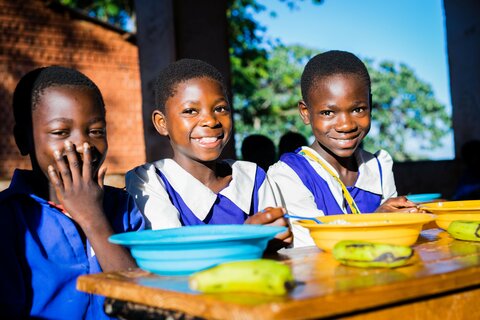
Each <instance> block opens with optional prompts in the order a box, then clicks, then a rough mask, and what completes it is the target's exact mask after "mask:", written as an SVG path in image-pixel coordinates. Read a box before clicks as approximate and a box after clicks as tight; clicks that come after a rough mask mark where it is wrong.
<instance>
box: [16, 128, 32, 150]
mask: <svg viewBox="0 0 480 320" xmlns="http://www.w3.org/2000/svg"><path fill="white" fill-rule="evenodd" d="M13 136H14V137H15V143H16V144H17V147H18V150H20V154H21V155H22V156H26V155H28V154H29V153H30V136H31V135H30V130H25V128H21V127H19V126H18V125H15V126H14V127H13Z"/></svg>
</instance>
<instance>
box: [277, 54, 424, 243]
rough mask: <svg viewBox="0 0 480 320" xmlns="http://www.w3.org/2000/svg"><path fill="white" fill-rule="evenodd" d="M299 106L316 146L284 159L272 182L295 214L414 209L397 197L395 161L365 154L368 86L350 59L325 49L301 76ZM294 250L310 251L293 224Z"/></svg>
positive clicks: (360, 64) (302, 233)
mask: <svg viewBox="0 0 480 320" xmlns="http://www.w3.org/2000/svg"><path fill="white" fill-rule="evenodd" d="M301 89H302V97H303V100H301V101H300V102H299V103H298V109H299V112H300V116H301V118H302V120H303V122H304V123H305V125H310V126H311V128H312V132H313V135H314V136H315V141H314V142H313V144H312V145H310V146H309V147H307V146H304V147H302V148H300V149H298V150H297V151H296V152H295V153H286V154H284V155H282V157H281V158H280V161H278V162H277V163H276V164H274V165H273V166H272V167H270V169H269V171H268V175H269V177H270V178H271V179H272V180H273V181H275V183H276V184H277V186H278V187H279V189H280V193H281V196H282V201H283V204H284V205H285V207H286V209H287V211H288V212H289V213H291V214H292V215H299V216H310V217H315V216H322V215H336V214H346V213H361V212H364V213H368V212H374V211H377V212H389V211H408V212H414V211H416V206H415V204H414V203H413V202H411V201H408V200H407V199H406V198H405V197H397V191H396V187H395V181H394V177H393V172H392V165H393V160H392V158H391V157H390V155H389V154H388V153H387V152H386V151H384V150H380V151H378V152H377V153H375V154H372V153H369V152H367V151H365V150H363V149H362V148H361V147H360V146H361V142H362V140H363V139H364V138H365V136H366V135H367V134H368V132H369V130H370V123H371V109H372V104H371V83H370V76H369V74H368V71H367V68H366V67H365V65H364V64H363V62H362V61H361V60H360V59H358V58H357V57H356V56H355V55H353V54H352V53H350V52H345V51H328V52H325V53H321V54H319V55H317V56H315V57H313V58H312V59H311V60H310V61H309V62H308V63H307V65H306V66H305V69H304V71H303V74H302V78H301ZM293 233H294V235H295V246H303V245H313V240H312V239H311V237H310V236H309V234H308V231H307V230H306V229H304V228H301V227H299V226H296V225H294V229H293Z"/></svg>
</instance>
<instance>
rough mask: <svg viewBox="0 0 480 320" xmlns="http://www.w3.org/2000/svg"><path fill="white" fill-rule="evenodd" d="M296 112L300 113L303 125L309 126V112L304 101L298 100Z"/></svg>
mask: <svg viewBox="0 0 480 320" xmlns="http://www.w3.org/2000/svg"><path fill="white" fill-rule="evenodd" d="M298 112H300V117H302V120H303V123H305V124H310V112H309V110H308V107H307V104H306V103H305V101H303V100H300V101H299V102H298Z"/></svg>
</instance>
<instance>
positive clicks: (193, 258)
mask: <svg viewBox="0 0 480 320" xmlns="http://www.w3.org/2000/svg"><path fill="white" fill-rule="evenodd" d="M284 231H286V228H285V227H272V226H263V225H248V224H243V225H199V226H186V227H181V228H174V229H164V230H144V231H138V232H127V233H121V234H116V235H113V236H111V237H110V238H109V241H110V242H112V243H115V244H120V245H123V246H125V247H128V248H129V249H130V251H131V253H132V256H133V257H134V258H135V260H136V262H137V264H138V266H139V267H140V268H142V269H144V270H147V271H150V272H153V273H156V274H159V275H164V276H172V275H189V274H191V273H194V272H197V271H200V270H203V269H207V268H210V267H213V266H215V265H217V264H219V263H223V262H228V261H236V260H249V259H258V258H261V257H262V254H263V252H264V250H265V248H266V247H267V243H268V241H269V240H271V239H273V238H274V237H275V235H276V234H278V233H280V232H284Z"/></svg>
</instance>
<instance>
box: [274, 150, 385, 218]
mask: <svg viewBox="0 0 480 320" xmlns="http://www.w3.org/2000/svg"><path fill="white" fill-rule="evenodd" d="M280 160H281V161H283V162H284V163H286V164H287V165H288V166H290V168H292V169H293V171H295V172H296V173H297V174H298V176H299V178H300V179H301V180H302V182H303V184H304V185H305V186H306V187H307V188H308V190H310V191H311V192H312V194H313V196H314V199H315V203H316V205H317V208H318V209H320V210H322V211H323V213H324V214H325V215H326V216H330V215H336V214H343V213H344V211H346V213H352V210H351V208H350V206H348V205H345V204H344V203H343V206H342V207H340V205H339V204H338V202H337V201H336V199H335V197H334V195H333V193H332V190H331V189H330V188H329V186H328V183H327V181H326V180H324V179H323V178H322V177H321V176H319V175H318V174H317V173H316V171H315V169H313V167H312V166H311V165H310V164H309V162H308V160H307V159H306V158H305V157H304V156H302V155H300V154H298V153H286V154H284V155H282V157H281V158H280ZM375 160H376V161H377V165H378V170H379V173H380V174H379V176H380V183H381V179H382V167H381V165H380V162H379V161H378V159H377V158H375ZM346 187H347V190H348V192H349V193H350V195H351V196H352V198H353V199H354V201H355V203H356V204H357V206H358V208H359V209H360V212H374V211H375V210H376V209H377V208H378V207H379V206H380V202H381V200H382V195H381V194H375V193H373V192H371V191H367V190H363V189H360V188H358V187H356V186H346Z"/></svg>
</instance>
